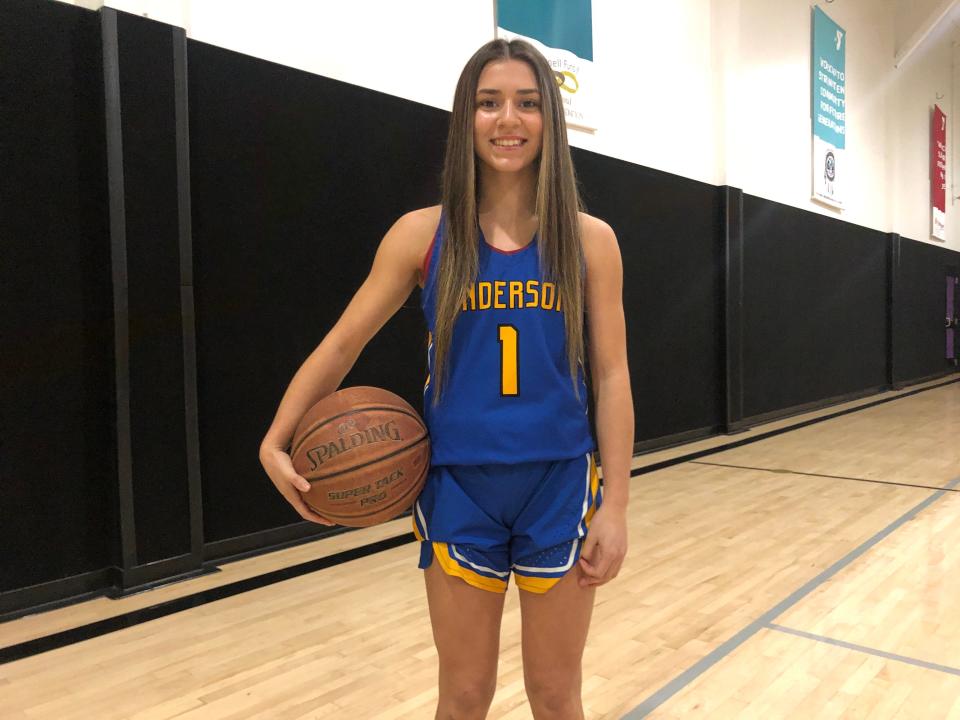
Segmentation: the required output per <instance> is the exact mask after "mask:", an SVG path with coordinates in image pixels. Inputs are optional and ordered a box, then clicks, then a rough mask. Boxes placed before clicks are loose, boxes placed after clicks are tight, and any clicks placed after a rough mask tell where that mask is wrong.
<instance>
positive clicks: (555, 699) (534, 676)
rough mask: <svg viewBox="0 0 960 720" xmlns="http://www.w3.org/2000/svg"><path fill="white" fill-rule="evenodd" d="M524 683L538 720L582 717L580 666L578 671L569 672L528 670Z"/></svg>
mask: <svg viewBox="0 0 960 720" xmlns="http://www.w3.org/2000/svg"><path fill="white" fill-rule="evenodd" d="M523 684H524V688H525V689H526V691H527V699H528V700H529V701H530V706H531V708H532V709H533V711H534V717H536V718H538V720H539V719H540V718H543V719H544V720H547V719H552V718H563V719H564V720H566V719H567V718H579V717H581V715H580V713H581V710H582V706H581V700H580V684H581V683H580V670H579V668H578V669H577V670H576V672H567V673H564V672H553V673H539V672H527V673H524V678H523Z"/></svg>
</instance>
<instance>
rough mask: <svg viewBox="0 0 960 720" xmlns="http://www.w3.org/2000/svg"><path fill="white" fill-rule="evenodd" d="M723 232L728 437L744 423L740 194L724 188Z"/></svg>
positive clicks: (741, 198)
mask: <svg viewBox="0 0 960 720" xmlns="http://www.w3.org/2000/svg"><path fill="white" fill-rule="evenodd" d="M721 193H722V203H723V204H722V213H723V217H722V223H723V227H722V231H723V260H724V268H723V273H724V275H723V294H724V308H723V318H724V319H723V328H724V374H723V377H724V420H723V426H724V427H723V429H724V432H725V433H727V434H732V433H737V432H742V431H743V430H745V429H746V428H747V425H746V424H745V423H744V422H743V190H741V189H739V188H735V187H730V186H724V187H723V188H721Z"/></svg>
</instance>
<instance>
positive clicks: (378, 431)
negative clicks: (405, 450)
mask: <svg viewBox="0 0 960 720" xmlns="http://www.w3.org/2000/svg"><path fill="white" fill-rule="evenodd" d="M350 422H353V421H350ZM345 425H347V423H341V424H340V426H339V427H338V428H337V429H338V430H340V428H343V427H344V426H345ZM347 429H350V428H347ZM343 432H344V431H343V430H340V433H341V435H343ZM401 440H403V438H402V437H401V436H400V430H399V428H397V424H396V423H395V422H394V421H393V420H390V421H388V422H385V423H382V424H380V425H371V426H370V427H368V428H366V429H365V430H362V431H360V430H357V431H356V432H351V433H350V434H349V435H343V436H342V437H341V438H339V439H338V440H335V441H333V442H327V443H323V444H322V445H317V446H316V447H313V448H310V449H309V450H307V457H308V458H310V462H311V466H310V470H316V469H317V468H318V467H320V466H321V465H323V463H325V462H326V461H327V460H330V459H331V458H333V457H336V456H337V455H339V454H340V453H345V452H350V451H351V450H354V449H356V448H358V447H363V446H364V445H372V444H373V443H379V442H398V441H401Z"/></svg>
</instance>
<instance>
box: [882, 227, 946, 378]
mask: <svg viewBox="0 0 960 720" xmlns="http://www.w3.org/2000/svg"><path fill="white" fill-rule="evenodd" d="M958 272H960V253H956V252H953V251H951V250H948V249H946V248H942V247H937V246H936V245H931V244H929V243H922V242H917V241H916V240H908V239H907V238H901V240H900V287H901V288H902V289H903V292H902V293H901V294H900V295H899V296H898V300H899V302H898V304H897V310H896V312H898V318H897V327H898V329H899V331H900V334H899V336H898V337H897V338H896V339H895V349H896V353H897V365H896V373H897V377H896V380H897V381H898V382H909V381H910V380H914V379H917V378H924V377H929V376H930V375H935V374H937V373H941V372H944V371H945V370H948V369H950V367H951V366H950V365H949V363H948V361H947V359H946V356H945V351H946V333H945V322H944V320H945V318H946V294H947V293H946V276H947V275H957V274H958Z"/></svg>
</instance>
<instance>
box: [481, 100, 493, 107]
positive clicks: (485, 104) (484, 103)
mask: <svg viewBox="0 0 960 720" xmlns="http://www.w3.org/2000/svg"><path fill="white" fill-rule="evenodd" d="M477 105H478V106H479V107H482V108H493V107H496V106H497V103H496V101H494V100H478V101H477Z"/></svg>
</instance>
